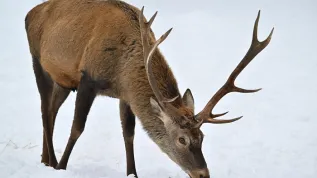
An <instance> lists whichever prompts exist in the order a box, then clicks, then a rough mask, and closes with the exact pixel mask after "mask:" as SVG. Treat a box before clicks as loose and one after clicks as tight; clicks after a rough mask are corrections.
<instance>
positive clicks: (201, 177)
mask: <svg viewBox="0 0 317 178" xmlns="http://www.w3.org/2000/svg"><path fill="white" fill-rule="evenodd" d="M199 178H210V176H209V175H208V176H204V175H200V176H199Z"/></svg>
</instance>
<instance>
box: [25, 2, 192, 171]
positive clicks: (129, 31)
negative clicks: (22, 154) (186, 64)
mask: <svg viewBox="0 0 317 178" xmlns="http://www.w3.org/2000/svg"><path fill="white" fill-rule="evenodd" d="M139 14H140V10H139V9H137V8H136V7H134V6H132V5H128V4H126V3H124V2H121V1H117V0H108V1H98V0H50V1H48V2H45V3H42V4H40V5H38V6H36V7H35V8H33V9H32V10H31V11H30V12H29V13H28V15H27V16H26V20H25V23H26V25H25V26H26V31H27V36H28V40H29V46H30V52H31V54H32V56H33V58H34V60H39V63H40V66H41V68H42V70H43V72H44V74H45V75H47V76H48V78H50V79H51V80H52V81H53V83H55V85H59V86H61V87H62V88H65V89H78V87H79V83H80V81H81V78H82V77H81V76H82V72H85V75H88V76H89V78H91V81H94V82H95V83H96V84H98V85H101V86H104V87H101V88H99V90H98V91H97V94H101V95H106V96H109V97H114V98H118V99H120V100H121V101H122V102H124V103H127V105H129V107H130V108H131V110H132V112H133V114H134V115H136V116H137V117H138V118H139V119H140V121H141V123H142V125H143V127H144V129H145V130H146V131H147V133H148V134H149V136H150V137H151V138H152V139H153V140H154V141H155V142H156V143H158V145H159V146H160V148H161V149H162V150H163V151H166V150H167V149H166V148H162V147H166V146H168V142H167V141H164V142H163V141H162V140H164V139H165V140H166V129H165V127H164V124H163V122H162V121H161V120H160V119H158V118H157V117H155V116H154V115H153V114H152V108H151V105H150V102H149V101H150V97H153V98H155V96H154V94H153V91H152V89H151V87H150V85H149V82H148V78H147V75H146V72H145V67H144V60H143V49H142V43H141V38H140V31H139ZM144 20H145V19H144ZM150 39H151V42H150V43H154V40H155V36H154V34H153V32H152V31H151V37H150ZM152 61H153V72H154V76H155V78H156V79H157V81H158V86H159V89H160V91H161V93H162V94H163V95H164V96H165V97H167V98H170V97H175V96H180V93H179V89H178V86H177V82H176V80H175V78H174V76H173V73H172V71H171V69H170V68H169V66H168V64H167V62H166V61H165V59H164V57H163V55H162V54H161V53H160V51H159V50H157V51H156V52H155V54H154V55H153V59H152ZM44 74H43V75H44ZM102 84H104V85H102ZM42 100H43V99H42ZM76 104H77V103H76ZM42 105H43V104H42ZM173 105H174V106H175V107H177V108H180V111H181V113H184V115H187V116H188V115H190V116H191V117H193V112H192V111H190V109H188V108H186V106H185V105H184V103H183V101H182V99H181V97H179V98H178V99H177V100H175V101H174V102H173ZM87 107H88V106H87ZM122 112H124V111H122ZM75 115H76V114H75ZM75 117H76V116H75ZM43 119H45V118H43ZM54 120H55V117H54ZM75 120H76V118H75V119H74V124H75ZM43 122H44V121H43ZM84 122H85V121H84ZM53 125H54V124H53ZM75 125H76V124H75ZM50 127H54V126H50ZM73 127H76V126H73ZM76 128H77V127H76ZM76 128H75V130H74V131H73V129H74V128H72V131H73V132H74V134H73V137H72V136H71V138H72V139H71V138H70V139H71V140H70V141H69V142H72V143H73V142H74V143H73V144H72V146H69V145H68V146H67V148H66V150H69V149H70V150H71V149H72V147H73V145H74V144H75V142H76V140H77V138H78V137H79V136H80V134H81V132H82V130H83V128H82V130H79V131H76ZM77 130H78V129H77ZM75 133H77V134H75ZM73 139H75V140H73ZM125 139H126V138H125ZM43 144H44V146H43V147H45V145H46V143H45V140H44V141H43ZM69 147H71V148H69ZM45 152H46V151H45ZM65 152H66V151H65ZM46 154H47V153H46ZM46 154H45V153H44V151H43V155H42V156H43V157H44V158H45V160H43V158H42V162H46V164H48V165H50V163H48V160H49V159H48V158H46V157H48V155H46ZM52 154H53V153H52ZM54 156H55V155H54ZM66 157H69V155H68V156H66ZM62 160H63V161H62V162H63V164H65V165H63V166H57V167H59V168H66V164H67V160H68V158H67V160H66V158H65V159H63V158H62ZM53 162H54V161H53ZM133 162H134V160H133ZM59 164H61V163H59ZM133 164H134V163H133ZM51 166H53V167H55V166H56V165H51ZM130 167H133V166H131V165H130ZM130 170H132V172H133V173H135V171H134V168H131V169H130ZM128 173H129V172H128ZM130 173H131V171H130Z"/></svg>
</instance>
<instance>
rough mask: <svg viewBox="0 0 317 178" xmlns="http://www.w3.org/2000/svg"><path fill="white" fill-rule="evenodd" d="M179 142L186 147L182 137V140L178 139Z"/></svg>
mask: <svg viewBox="0 0 317 178" xmlns="http://www.w3.org/2000/svg"><path fill="white" fill-rule="evenodd" d="M178 141H179V143H181V144H183V145H186V141H185V138H183V137H180V138H179V139H178Z"/></svg>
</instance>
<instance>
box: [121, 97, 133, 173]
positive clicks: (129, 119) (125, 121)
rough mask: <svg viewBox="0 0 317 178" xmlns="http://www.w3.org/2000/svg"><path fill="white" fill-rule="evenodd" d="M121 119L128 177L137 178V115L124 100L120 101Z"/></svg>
mask: <svg viewBox="0 0 317 178" xmlns="http://www.w3.org/2000/svg"><path fill="white" fill-rule="evenodd" d="M120 118H121V125H122V130H123V137H124V144H125V149H126V162H127V176H128V175H130V174H134V175H135V176H136V177H137V173H136V169H135V160H134V149H133V140H134V128H135V115H134V114H133V113H132V111H131V108H130V106H129V105H128V104H127V103H125V102H124V101H122V100H120Z"/></svg>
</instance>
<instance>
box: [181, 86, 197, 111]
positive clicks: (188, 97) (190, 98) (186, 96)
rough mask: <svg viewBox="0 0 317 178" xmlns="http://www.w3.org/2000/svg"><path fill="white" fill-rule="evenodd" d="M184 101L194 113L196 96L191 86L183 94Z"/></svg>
mask: <svg viewBox="0 0 317 178" xmlns="http://www.w3.org/2000/svg"><path fill="white" fill-rule="evenodd" d="M183 103H184V104H185V106H186V107H188V108H189V109H190V110H191V111H192V112H193V113H194V110H195V103H194V97H193V95H192V92H191V91H190V89H189V88H188V89H187V90H186V91H185V93H184V95H183Z"/></svg>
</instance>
